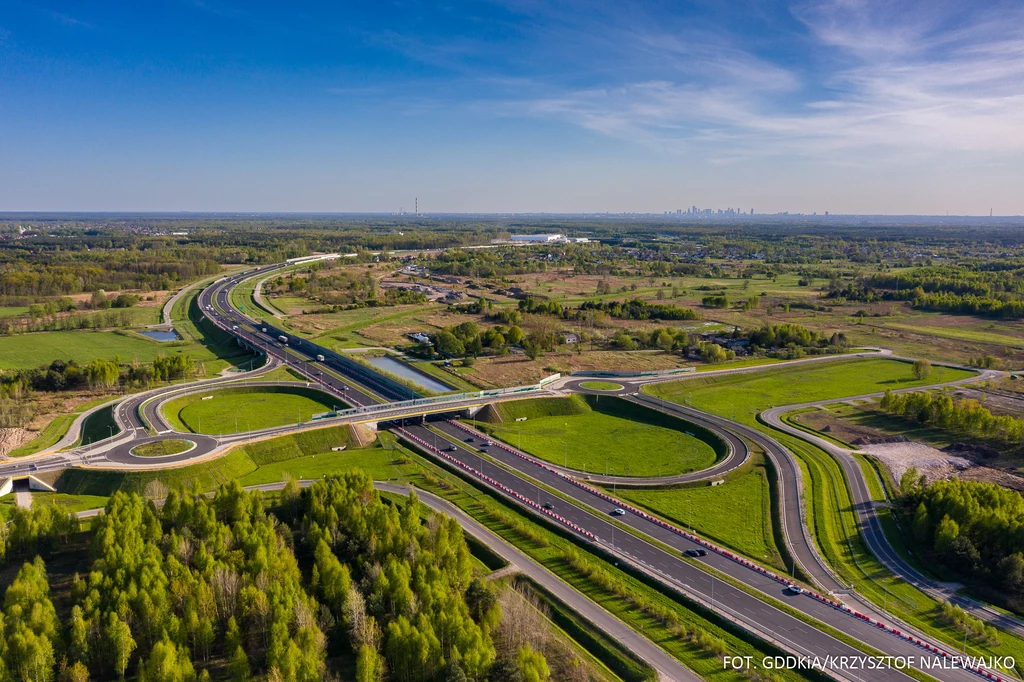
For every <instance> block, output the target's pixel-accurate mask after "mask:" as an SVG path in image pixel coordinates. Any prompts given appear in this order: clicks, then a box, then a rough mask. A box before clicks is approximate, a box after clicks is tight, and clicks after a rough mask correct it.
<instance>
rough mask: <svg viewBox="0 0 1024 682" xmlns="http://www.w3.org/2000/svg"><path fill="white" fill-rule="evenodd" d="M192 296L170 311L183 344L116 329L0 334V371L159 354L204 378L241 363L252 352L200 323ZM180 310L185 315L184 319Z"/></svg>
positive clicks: (138, 358) (147, 359)
mask: <svg viewBox="0 0 1024 682" xmlns="http://www.w3.org/2000/svg"><path fill="white" fill-rule="evenodd" d="M196 293H198V290H195V291H192V292H189V293H188V294H187V295H185V296H183V297H182V299H181V300H180V301H179V302H178V303H177V304H176V305H175V307H174V313H173V314H174V319H175V328H176V329H177V330H178V332H179V333H180V334H181V335H182V337H183V338H184V339H185V340H184V341H180V342H174V343H161V342H159V341H154V340H152V339H147V338H145V337H142V336H138V335H136V334H133V333H131V332H117V331H66V332H64V331H61V332H38V333H32V334H14V335H11V336H0V369H30V368H33V367H40V366H43V365H49V364H50V363H51V362H53V361H54V360H58V359H60V360H74V361H75V362H78V363H79V364H86V363H88V362H90V361H92V360H94V359H96V358H102V359H104V360H114V359H115V358H117V359H119V360H120V361H121V362H125V363H127V362H142V363H147V362H152V361H153V360H155V359H156V358H157V357H158V356H160V355H166V356H170V355H174V354H178V353H181V354H185V355H189V356H190V357H191V358H192V359H193V360H194V361H195V362H196V363H197V364H200V365H202V367H203V368H204V369H205V370H206V372H205V376H212V375H214V374H216V373H217V372H220V371H221V370H222V369H224V368H225V367H228V366H232V365H235V366H237V365H244V364H247V363H248V362H249V360H250V358H252V357H253V356H252V354H250V353H249V352H248V351H245V350H244V349H242V348H240V347H239V346H238V344H236V343H235V342H234V340H233V339H232V338H230V335H228V334H226V333H225V332H222V331H220V330H219V329H216V328H215V327H214V326H213V325H212V324H211V323H209V322H207V321H206V320H204V319H202V314H201V313H200V312H199V310H198V306H196V305H195V304H194V301H195V296H196ZM146 310H147V311H148V310H150V309H146ZM152 310H157V309H156V308H153V309H152ZM186 312H187V313H188V314H187V315H184V313H186ZM147 314H149V313H148V312H147ZM179 315H182V316H181V317H179Z"/></svg>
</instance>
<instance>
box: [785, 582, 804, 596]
mask: <svg viewBox="0 0 1024 682" xmlns="http://www.w3.org/2000/svg"><path fill="white" fill-rule="evenodd" d="M786 592H789V593H790V594H803V593H804V588H802V587H800V586H799V585H797V584H796V583H790V584H789V585H786Z"/></svg>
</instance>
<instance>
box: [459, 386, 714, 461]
mask: <svg viewBox="0 0 1024 682" xmlns="http://www.w3.org/2000/svg"><path fill="white" fill-rule="evenodd" d="M495 410H496V412H497V414H498V415H499V416H500V419H501V421H500V423H497V422H476V425H477V426H479V427H480V428H482V429H484V430H485V431H487V432H488V433H489V434H491V435H493V436H494V437H495V438H500V439H501V440H504V441H506V442H508V443H511V444H512V445H516V446H520V444H521V447H522V449H523V450H524V451H526V452H528V453H530V454H532V455H535V456H536V457H538V458H540V459H543V460H545V461H548V462H552V463H554V464H559V465H564V466H568V467H569V468H570V469H576V470H579V471H589V472H594V473H602V474H603V473H605V471H607V472H608V473H609V474H618V475H625V476H659V475H665V476H667V475H671V474H681V473H686V472H689V471H698V470H700V469H706V468H707V467H709V466H711V465H712V464H714V463H715V461H716V460H717V459H718V458H719V457H721V456H723V455H724V445H722V444H720V443H718V440H717V438H715V437H714V436H712V435H711V434H708V433H706V432H704V431H703V429H700V428H699V427H697V426H695V425H693V424H691V423H689V422H687V421H684V420H682V419H677V418H675V417H671V416H668V415H665V414H662V413H660V412H656V411H654V410H649V409H647V408H645V407H641V406H639V405H634V404H633V403H629V402H626V401H624V400H621V399H618V398H614V397H611V396H581V395H575V396H571V397H569V398H539V399H532V400H515V401H512V402H507V403H500V404H498V405H497V406H496V407H495ZM524 417H525V421H516V420H517V419H520V418H524ZM690 434H693V435H690ZM716 447H717V448H719V451H718V452H716Z"/></svg>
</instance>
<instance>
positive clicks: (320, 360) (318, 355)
mask: <svg viewBox="0 0 1024 682" xmlns="http://www.w3.org/2000/svg"><path fill="white" fill-rule="evenodd" d="M316 361H317V362H323V361H324V356H323V355H320V354H319V353H318V354H317V356H316Z"/></svg>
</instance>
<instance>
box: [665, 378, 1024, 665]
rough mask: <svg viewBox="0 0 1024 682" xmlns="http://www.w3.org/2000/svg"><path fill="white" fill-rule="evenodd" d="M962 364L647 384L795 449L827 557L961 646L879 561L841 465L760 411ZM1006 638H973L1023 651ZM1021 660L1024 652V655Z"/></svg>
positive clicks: (862, 587) (872, 594) (863, 587)
mask: <svg viewBox="0 0 1024 682" xmlns="http://www.w3.org/2000/svg"><path fill="white" fill-rule="evenodd" d="M971 374H972V373H971V372H968V371H965V370H954V369H943V368H936V369H934V370H933V372H932V375H931V376H930V377H928V378H927V379H925V380H923V381H916V380H914V379H913V378H912V377H911V375H910V365H909V364H907V363H901V362H898V361H895V360H886V359H882V358H872V359H870V360H849V361H835V362H827V363H823V364H818V365H815V364H813V363H812V364H810V365H803V366H799V365H797V366H791V367H784V368H779V369H772V370H765V371H764V372H760V373H753V374H738V375H724V376H718V377H705V378H695V379H691V380H684V381H678V382H672V383H670V384H662V385H659V386H652V387H651V388H650V392H651V393H652V394H655V395H659V396H661V397H665V398H667V399H670V400H675V401H676V402H680V403H683V402H685V403H686V404H688V405H692V406H693V407H696V408H698V409H702V410H706V411H708V412H712V413H715V414H719V415H721V416H725V417H730V418H733V417H734V418H735V419H737V420H738V421H741V422H743V423H746V424H749V425H752V426H754V427H755V428H758V429H759V430H761V431H764V432H766V433H768V434H769V435H771V436H772V437H773V438H774V439H776V440H777V441H779V442H780V443H781V444H782V445H784V446H785V447H786V448H788V449H789V450H790V451H791V452H793V454H794V455H796V457H797V459H798V461H799V464H800V468H801V471H802V473H803V478H804V483H805V490H806V493H805V494H806V495H807V500H808V504H807V507H808V523H809V525H810V528H811V530H812V533H813V535H814V539H815V541H816V542H817V544H818V547H819V548H820V549H821V552H822V554H823V555H824V557H825V559H826V561H827V562H828V563H829V565H831V566H832V567H833V568H834V569H835V570H836V571H837V572H838V573H839V574H840V575H841V576H842V577H843V578H844V579H845V580H846V581H847V582H850V583H852V584H854V585H855V587H856V589H857V590H858V591H859V592H860V593H861V594H863V595H864V596H866V597H867V598H868V599H870V600H871V601H872V602H874V603H875V604H878V605H880V606H881V605H883V604H884V605H886V606H887V607H888V608H889V610H890V611H891V612H893V613H894V614H896V615H897V616H899V617H900V618H903V619H904V620H906V621H907V622H909V623H911V624H912V625H915V626H916V627H919V628H921V629H922V630H923V631H925V632H927V633H929V634H930V635H932V636H934V637H936V638H938V639H939V640H941V641H943V642H945V643H946V644H947V645H949V646H953V647H958V646H962V643H963V635H962V634H961V633H960V632H958V631H957V630H956V629H955V628H954V627H953V626H951V625H948V624H947V623H945V622H943V621H942V620H941V619H940V618H939V616H938V610H939V604H938V602H936V601H935V600H934V599H932V598H931V597H929V596H928V595H926V594H924V593H923V592H921V591H920V590H918V589H917V588H915V587H913V586H912V585H910V584H908V583H906V582H904V581H903V580H901V579H899V578H896V577H895V576H894V575H893V574H892V573H891V572H890V571H889V570H888V569H886V568H885V567H884V566H883V565H882V564H881V563H879V562H878V560H877V559H876V557H875V556H874V554H872V553H871V551H870V550H869V549H868V548H867V546H866V545H865V543H864V539H863V537H862V536H861V535H860V533H859V530H858V519H857V517H856V513H855V511H854V507H853V502H852V498H851V497H850V491H849V487H848V484H847V481H846V478H845V476H844V474H843V471H842V469H841V467H840V466H839V464H838V462H836V461H835V460H834V459H833V458H832V457H831V456H829V455H828V454H827V453H826V452H824V451H823V450H821V449H819V448H817V447H814V446H812V445H810V444H809V443H807V442H805V441H803V440H800V439H798V438H795V437H793V436H789V435H788V434H784V433H782V432H779V431H775V430H774V429H771V428H769V427H767V426H765V425H763V424H761V423H760V422H758V421H757V419H756V413H757V411H758V410H759V409H761V408H764V407H768V406H769V405H787V404H793V403H797V402H810V401H814V400H827V399H830V398H841V397H844V396H852V395H860V394H864V393H872V392H877V391H884V390H885V389H886V388H913V387H915V386H921V385H928V384H934V383H939V382H942V381H953V380H956V379H962V378H965V377H968V376H970V375H971ZM1000 638H1001V639H1002V644H1001V645H999V646H997V647H989V646H987V645H985V644H984V643H983V642H981V641H980V640H975V639H969V640H968V644H969V645H970V647H971V651H972V652H973V653H974V654H976V655H1011V656H1015V657H1016V656H1019V655H1021V654H1024V640H1021V639H1020V638H1017V637H1014V636H1012V635H1010V634H1009V633H1007V632H1005V631H1001V632H1000ZM1022 660H1024V659H1022Z"/></svg>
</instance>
